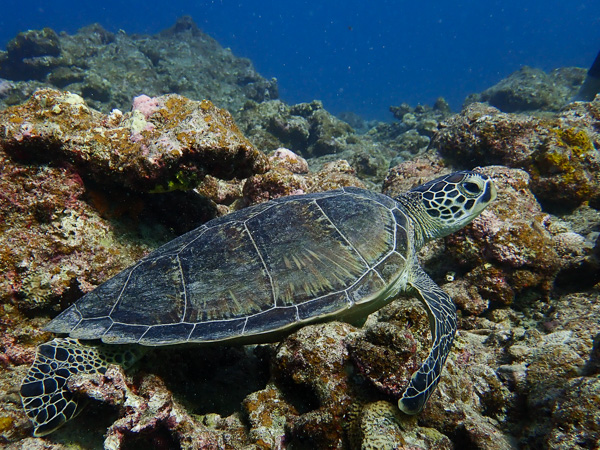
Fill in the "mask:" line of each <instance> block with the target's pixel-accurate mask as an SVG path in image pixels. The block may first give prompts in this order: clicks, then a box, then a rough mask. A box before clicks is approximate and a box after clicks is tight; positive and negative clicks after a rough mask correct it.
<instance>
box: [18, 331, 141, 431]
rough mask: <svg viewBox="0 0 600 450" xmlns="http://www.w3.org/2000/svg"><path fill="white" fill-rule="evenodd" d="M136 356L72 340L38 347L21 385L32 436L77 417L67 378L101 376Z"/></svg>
mask: <svg viewBox="0 0 600 450" xmlns="http://www.w3.org/2000/svg"><path fill="white" fill-rule="evenodd" d="M128 347H129V346H128ZM139 356H140V355H137V354H136V353H135V352H132V351H129V350H128V351H122V350H121V351H115V350H113V349H107V348H106V346H103V345H96V346H90V345H85V346H84V345H81V344H80V343H79V341H78V340H76V339H71V338H57V339H53V340H52V341H50V342H46V343H45V344H42V345H40V346H39V347H38V349H37V353H36V356H35V361H34V362H33V365H32V366H31V367H30V369H29V371H28V372H27V375H26V377H25V379H24V380H23V382H22V383H21V400H22V402H23V408H24V409H25V413H26V414H27V417H29V419H30V420H31V421H32V422H33V428H34V431H33V435H34V436H37V437H40V436H45V435H47V434H49V433H52V432H53V431H55V430H56V429H57V428H60V427H61V426H62V425H64V424H65V423H66V422H67V421H69V420H71V419H72V418H73V417H75V416H76V415H77V414H78V413H79V411H80V408H79V405H78V400H79V398H78V397H77V396H76V395H75V394H74V393H73V392H71V391H70V390H69V387H68V380H69V378H71V377H73V376H74V375H78V374H96V373H100V374H104V373H105V372H106V369H107V368H108V366H109V364H113V363H116V364H122V365H123V366H130V365H131V364H133V363H134V362H135V361H136V360H137V359H138V358H139Z"/></svg>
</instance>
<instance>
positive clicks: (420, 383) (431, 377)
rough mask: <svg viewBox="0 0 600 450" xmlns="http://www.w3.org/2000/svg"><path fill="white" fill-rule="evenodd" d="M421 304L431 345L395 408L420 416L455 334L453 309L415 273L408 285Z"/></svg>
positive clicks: (428, 280) (438, 290)
mask: <svg viewBox="0 0 600 450" xmlns="http://www.w3.org/2000/svg"><path fill="white" fill-rule="evenodd" d="M410 285H411V287H412V288H414V289H415V291H416V293H417V294H418V296H419V298H420V300H421V301H422V302H423V303H424V304H425V306H426V309H427V315H428V316H429V323H430V326H431V336H432V340H433V345H432V347H431V351H430V352H429V355H428V356H427V359H426V360H425V362H424V363H423V364H422V365H421V367H419V370H417V371H416V372H415V373H414V374H413V376H412V377H411V380H410V382H409V384H408V387H407V388H406V390H405V391H404V393H403V394H402V398H401V399H400V400H399V401H398V408H400V410H401V411H402V412H404V413H406V414H417V413H419V412H421V410H422V409H423V407H424V406H425V403H427V400H428V399H429V397H430V396H431V394H433V391H434V390H435V387H436V386H437V384H438V381H439V380H440V376H441V374H442V368H443V367H444V363H445V362H446V358H447V357H448V354H449V353H450V349H451V348H452V341H453V340H454V333H456V327H457V324H456V306H455V305H454V302H453V301H452V299H451V298H450V296H449V295H448V294H446V293H445V292H444V291H443V290H442V289H441V288H440V287H439V286H438V285H437V284H435V283H434V281H433V280H432V279H431V278H429V275H427V274H426V273H425V272H424V271H423V269H421V268H420V267H418V266H417V267H416V268H415V269H414V276H413V280H412V281H411V282H410Z"/></svg>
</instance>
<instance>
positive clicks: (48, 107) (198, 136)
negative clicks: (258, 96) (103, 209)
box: [0, 89, 268, 191]
mask: <svg viewBox="0 0 600 450" xmlns="http://www.w3.org/2000/svg"><path fill="white" fill-rule="evenodd" d="M0 123H3V124H4V126H3V127H2V129H0V146H1V147H2V148H3V149H4V151H5V152H6V153H8V154H10V155H11V156H12V157H14V158H16V159H18V160H20V161H39V160H42V161H49V160H52V161H54V162H63V163H67V162H68V163H69V164H72V165H73V166H74V167H75V168H76V169H77V170H78V171H80V172H81V173H82V174H85V175H87V176H90V177H92V178H94V179H95V180H97V181H99V182H101V183H103V184H104V185H107V184H113V185H117V186H125V187H128V188H130V189H133V190H137V191H168V190H174V189H191V188H193V187H194V185H195V183H196V182H198V181H199V180H201V179H202V178H203V177H204V176H205V175H207V174H211V175H213V176H216V177H218V178H224V179H230V178H233V177H239V178H245V177H248V176H250V175H252V174H254V173H261V172H264V171H265V170H267V168H268V161H267V159H266V157H265V156H264V155H263V154H262V153H261V152H259V151H258V150H256V149H255V148H254V146H253V145H252V144H251V143H250V142H249V141H248V140H247V139H246V138H245V137H244V136H243V135H242V134H241V133H240V131H239V130H238V129H237V127H236V125H235V123H234V121H233V118H232V117H231V115H230V114H229V113H228V112H226V111H224V110H221V109H218V108H216V107H215V106H214V105H213V104H212V103H211V102H209V101H207V100H204V101H202V102H197V101H192V100H188V99H186V98H184V97H181V96H178V95H165V96H162V97H157V98H153V99H151V98H149V97H145V96H142V97H138V98H137V99H136V101H135V102H134V109H133V111H132V112H130V113H125V114H119V113H118V112H116V111H113V113H111V114H110V115H108V116H106V115H103V114H102V113H100V112H98V111H95V110H93V109H91V108H89V107H88V106H87V105H86V104H85V102H84V101H83V99H82V98H81V97H79V96H77V95H75V94H71V93H63V92H59V91H55V90H51V89H46V90H39V91H37V92H36V93H35V94H34V95H33V96H32V97H31V98H30V99H29V101H28V102H27V103H25V104H23V105H20V106H13V107H10V108H7V109H6V110H4V111H2V112H0Z"/></svg>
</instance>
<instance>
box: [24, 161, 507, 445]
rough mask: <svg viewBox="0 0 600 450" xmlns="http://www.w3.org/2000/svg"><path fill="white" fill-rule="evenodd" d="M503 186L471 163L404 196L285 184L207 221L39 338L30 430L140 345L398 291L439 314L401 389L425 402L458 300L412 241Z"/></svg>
mask: <svg viewBox="0 0 600 450" xmlns="http://www.w3.org/2000/svg"><path fill="white" fill-rule="evenodd" d="M495 197H496V189H495V187H494V184H493V182H492V180H491V179H490V178H489V177H487V176H486V175H483V174H480V173H477V172H470V171H463V172H456V173H453V174H450V175H446V176H443V177H441V178H438V179H436V180H433V181H430V182H428V183H425V184H423V185H421V186H418V187H416V188H414V189H412V190H410V191H408V192H406V193H404V194H401V195H399V196H398V197H396V198H390V197H388V196H385V195H382V194H377V193H375V192H371V191H368V190H365V189H359V188H354V187H345V188H342V189H338V190H333V191H328V192H322V193H315V194H307V195H294V196H289V197H284V198H279V199H276V200H272V201H269V202H267V203H262V204H259V205H256V206H252V207H248V208H246V209H242V210H240V211H236V212H234V213H232V214H229V215H227V216H224V217H220V218H217V219H214V220H211V221H210V222H207V223H205V224H204V225H202V226H200V227H199V228H196V229H195V230H193V231H190V232H188V233H186V234H184V235H182V236H180V237H178V238H176V239H175V240H173V241H171V242H169V243H167V244H165V245H163V246H162V247H160V248H158V249H157V250H155V251H154V252H152V253H150V254H149V255H148V256H146V257H145V258H142V259H141V260H140V261H138V262H137V263H136V264H134V265H133V266H131V267H129V268H127V269H125V270H124V271H122V272H121V273H119V274H117V275H116V276H114V277H113V278H111V279H110V280H108V281H107V282H105V283H104V284H102V285H100V286H99V287H97V288H96V289H95V290H94V291H92V292H89V293H88V294H86V295H84V296H83V297H82V298H81V299H79V300H78V301H77V302H76V303H75V304H73V305H72V306H70V307H69V308H67V309H66V310H65V311H63V312H62V313H61V314H60V315H59V316H58V317H56V318H55V319H54V320H52V321H51V322H50V323H49V324H48V325H47V326H46V327H45V330H47V331H51V332H54V333H59V334H67V335H69V336H70V337H66V338H56V339H54V340H52V341H50V342H48V343H45V344H42V345H40V346H39V348H38V350H37V353H36V359H35V361H34V363H33V365H32V367H31V368H30V370H29V372H28V374H27V376H26V378H25V379H24V380H23V383H22V386H21V397H22V400H23V406H24V408H25V411H26V413H27V415H28V416H29V418H30V419H31V421H32V422H33V424H34V435H35V436H43V435H45V434H48V433H50V432H52V431H54V430H56V429H57V428H58V427H60V426H61V425H62V424H64V423H65V422H66V421H68V420H69V419H71V418H72V417H73V416H74V415H75V414H76V413H77V398H76V397H75V396H74V395H73V394H72V393H71V392H70V391H69V389H68V385H67V380H68V379H69V377H71V376H73V375H74V374H80V373H104V372H105V371H106V368H107V366H108V364H109V363H113V362H116V363H121V364H123V365H124V366H128V365H129V364H131V363H132V362H133V361H134V360H135V359H136V358H137V357H138V356H139V354H140V352H139V351H138V350H137V349H141V348H142V346H147V347H151V346H163V345H175V344H215V343H218V344H234V343H236V344H237V343H241V344H248V343H260V342H268V341H276V340H278V339H280V338H281V337H282V336H283V335H285V333H289V332H290V331H292V330H294V329H296V328H298V327H300V326H302V325H305V324H307V323H310V322H315V321H322V320H327V319H340V320H346V321H351V320H356V319H359V318H361V317H362V318H364V317H366V316H367V315H368V314H370V313H371V312H373V311H375V310H377V309H379V308H381V307H382V306H383V305H385V304H387V303H389V302H390V301H391V300H393V299H394V298H396V297H397V296H398V294H399V293H401V292H408V293H411V294H415V295H417V296H418V297H419V298H420V299H421V300H422V302H423V303H424V305H425V307H426V309H427V312H428V315H429V319H430V324H431V332H432V340H433V346H432V348H431V351H430V353H429V355H428V357H427V359H426V360H425V362H424V363H423V365H422V366H421V367H420V368H419V369H418V370H417V371H416V372H415V373H414V374H413V376H412V378H411V380H410V382H409V384H408V387H407V388H406V390H405V391H404V393H403V395H402V397H401V398H400V400H399V401H398V407H399V408H400V409H401V410H402V411H403V412H405V413H408V414H416V413H418V412H419V411H421V409H422V408H423V406H424V405H425V402H426V401H427V399H428V398H429V396H430V395H431V394H432V392H433V390H434V389H435V386H436V385H437V382H438V380H439V378H440V374H441V371H442V366H443V364H444V362H445V360H446V357H447V356H448V353H449V352H450V348H451V345H452V341H453V339H454V333H455V331H456V308H455V306H454V303H453V302H452V300H451V298H450V297H449V296H448V294H446V293H445V292H444V291H443V290H442V289H440V288H439V287H438V286H437V285H436V284H435V283H434V282H433V281H432V280H431V278H429V276H427V275H426V274H425V272H424V271H423V270H422V269H421V267H420V266H419V263H418V261H417V257H416V253H417V251H418V250H419V249H420V248H421V247H422V246H423V244H425V243H426V242H428V241H430V240H432V239H434V238H438V237H441V236H445V235H447V234H449V233H452V232H454V231H456V230H458V229H459V228H461V227H463V226H465V225H466V224H467V223H469V222H470V221H471V220H473V219H474V218H475V217H476V216H477V215H479V213H481V211H482V210H483V209H484V208H485V207H486V206H487V205H488V204H489V203H490V202H491V201H492V200H493V199H494V198H495ZM78 339H81V340H100V341H102V343H96V344H94V343H93V342H91V343H87V344H84V343H80V342H79V341H78ZM106 344H121V345H120V346H116V345H115V346H110V345H106ZM122 344H137V345H122Z"/></svg>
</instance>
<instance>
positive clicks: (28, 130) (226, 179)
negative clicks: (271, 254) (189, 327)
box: [0, 18, 600, 449]
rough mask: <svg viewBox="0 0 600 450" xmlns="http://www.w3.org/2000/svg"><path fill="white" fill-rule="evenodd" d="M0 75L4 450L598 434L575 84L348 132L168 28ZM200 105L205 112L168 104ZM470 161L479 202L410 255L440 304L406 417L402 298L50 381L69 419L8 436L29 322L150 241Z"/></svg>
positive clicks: (596, 302) (538, 442) (27, 56)
mask: <svg viewBox="0 0 600 450" xmlns="http://www.w3.org/2000/svg"><path fill="white" fill-rule="evenodd" d="M0 76H1V77H3V78H4V79H0V107H4V106H6V105H12V106H11V107H9V108H7V109H5V110H3V111H0V175H1V176H0V231H2V233H1V235H0V249H1V250H0V273H2V277H1V278H0V335H1V336H2V337H1V338H0V397H2V398H3V402H1V403H0V445H2V446H3V447H6V448H14V449H17V448H19V449H21V448H27V449H29V448H52V449H63V448H73V447H74V446H78V447H80V448H96V447H101V446H103V445H105V446H106V447H107V448H115V449H116V448H124V449H126V448H141V447H148V448H255V449H269V448H340V449H343V448H351V449H353V448H357V449H358V448H365V449H366V448H386V447H387V448H400V449H403V448H406V449H408V448H411V449H413V448H423V449H425V448H486V449H508V448H516V447H522V448H558V449H560V448H565V449H567V448H569V449H570V448H595V447H598V446H599V445H600V429H599V428H598V423H600V418H599V416H598V414H599V413H598V411H600V404H599V403H598V398H599V395H600V393H599V391H600V381H599V380H600V379H599V376H600V325H599V322H598V317H599V316H600V310H599V309H598V308H599V307H600V284H599V283H600V212H599V208H600V178H599V177H600V175H599V174H600V158H599V156H598V155H599V149H600V135H599V131H598V130H600V100H595V101H592V102H576V103H571V104H568V105H566V106H564V105H565V103H566V102H567V101H568V99H569V98H570V97H571V96H572V94H573V93H574V90H575V89H576V88H577V86H578V84H579V83H580V82H581V79H582V78H583V76H584V71H582V70H577V69H569V68H567V69H557V70H556V71H553V72H551V73H550V74H545V73H543V72H541V71H538V70H534V69H530V68H523V69H521V70H520V71H518V72H517V73H515V74H513V75H512V76H511V77H509V78H508V79H506V80H503V81H502V82H500V83H499V84H498V85H496V86H494V87H492V88H490V89H488V90H487V91H485V92H483V93H481V94H478V95H475V96H472V97H470V98H469V99H467V104H468V105H467V107H466V108H465V109H464V110H463V111H462V112H461V113H460V114H457V115H451V112H450V110H449V108H448V105H447V104H446V103H445V102H444V101H443V100H441V99H440V100H438V102H436V104H435V105H433V106H432V107H429V106H421V105H419V106H416V107H411V106H409V105H407V104H401V105H399V106H394V107H391V108H390V109H391V112H392V114H393V115H394V117H395V118H396V119H397V121H396V122H394V123H389V124H384V123H373V122H365V121H364V120H362V119H360V118H358V117H356V116H354V115H352V114H348V113H347V114H344V115H341V116H340V118H336V117H334V116H332V115H331V114H329V113H328V112H327V111H326V110H325V109H324V108H323V105H322V104H321V103H320V102H318V101H314V102H308V103H300V104H297V105H287V104H285V103H283V102H281V101H279V100H276V98H277V85H276V81H275V80H271V81H269V80H265V79H264V78H262V77H260V75H258V74H257V73H256V71H255V70H254V69H253V67H252V64H251V63H250V62H249V61H247V60H244V59H239V58H236V57H234V56H233V55H232V54H231V52H230V51H229V50H227V49H222V48H221V47H220V46H219V45H218V44H217V43H216V42H215V41H214V40H212V39H211V38H209V37H208V36H206V35H204V34H203V33H202V32H201V31H200V30H199V29H198V28H197V27H196V26H195V24H193V22H191V20H190V19H186V18H184V19H181V20H179V21H178V22H177V23H176V24H175V25H174V26H173V27H172V28H171V29H169V30H165V31H164V32H162V33H159V34H158V35H155V36H128V35H127V34H125V33H124V32H119V33H117V34H113V33H109V32H107V31H106V30H104V29H102V28H101V27H100V26H98V25H92V26H90V27H86V28H84V29H82V30H80V31H79V32H78V33H76V34H75V35H67V34H65V33H61V34H56V33H55V32H54V31H52V30H49V29H43V30H33V31H27V32H23V33H20V34H19V35H18V36H17V37H15V39H14V40H13V41H11V42H10V44H9V45H8V47H7V50H6V52H0ZM49 87H52V88H57V87H58V88H60V89H65V90H69V91H71V92H72V93H67V92H62V91H57V90H55V89H48V88H49ZM37 88H44V89H42V90H40V91H37V92H35V94H34V91H35V89H37ZM173 93H175V94H180V95H174V94H173ZM32 94H33V95H32ZM140 94H147V95H140ZM163 94H169V95H163ZM182 95H184V96H185V97H187V98H185V97H183V96H182ZM204 98H208V99H210V100H212V101H213V103H214V104H213V103H211V102H209V101H194V100H190V99H197V100H201V99H204ZM474 101H477V102H481V101H485V102H488V105H485V104H482V103H473V102H474ZM23 102H24V103H23ZM132 102H133V106H132V108H131V111H129V109H130V107H131V105H132ZM20 103H23V104H21V105H19V104H20ZM214 105H218V106H219V107H227V108H228V109H231V111H232V114H233V116H234V117H235V118H236V122H237V126H236V124H234V122H233V118H232V115H231V114H229V113H228V112H226V111H224V110H220V109H219V108H217V107H216V106H214ZM115 108H120V109H121V111H128V112H121V111H119V110H117V109H115ZM498 108H499V109H498ZM560 108H562V109H560ZM559 109H560V111H559V112H546V113H544V114H539V115H525V114H515V113H514V112H516V111H530V110H543V111H557V110H559ZM341 118H343V120H341ZM238 127H239V128H238ZM353 128H354V129H353ZM355 131H360V134H357V133H356V132H355ZM492 164H496V165H498V166H490V165H492ZM475 165H480V166H485V167H481V168H479V169H478V170H481V171H483V172H484V173H486V174H488V175H490V176H491V177H493V178H494V180H495V182H496V185H497V188H498V200H497V201H496V202H495V203H494V204H492V206H491V207H490V208H489V209H488V210H486V211H485V212H484V213H483V214H482V215H481V216H480V217H479V218H478V219H476V220H475V221H474V222H473V223H472V224H471V225H470V226H469V227H467V228H465V229H463V230H461V231H460V232H458V233H455V234H453V235H451V236H449V237H447V238H445V239H443V240H438V241H436V242H434V243H431V244H430V245H428V246H427V247H426V248H424V249H423V250H422V252H421V255H420V257H421V259H422V260H423V262H424V266H425V267H426V270H427V272H428V273H430V274H431V275H432V277H433V278H434V279H435V280H436V281H437V282H438V283H439V284H440V285H441V286H442V287H443V289H444V290H446V291H447V292H448V293H449V294H451V296H452V297H453V299H454V300H455V303H456V304H457V306H458V310H459V332H458V333H457V336H456V339H455V343H454V347H453V350H452V352H451V354H450V356H449V358H448V360H447V363H446V366H445V369H444V372H443V374H442V378H441V381H440V384H439V386H438V389H437V390H436V392H435V393H434V395H433V396H432V397H431V399H430V401H429V403H428V405H427V407H426V408H425V410H424V411H423V412H422V413H421V414H420V415H418V416H416V417H412V416H406V415H404V414H402V413H400V412H399V411H398V409H397V406H396V404H395V402H396V401H397V399H398V395H399V394H400V393H401V392H402V390H403V388H404V387H405V384H406V382H407V380H408V377H410V375H411V373H412V371H413V370H414V369H415V368H416V367H417V366H418V365H419V364H420V362H421V361H422V359H423V357H424V356H425V355H426V353H427V349H428V348H429V345H430V344H429V339H430V336H429V334H430V332H429V324H428V321H427V316H426V314H425V312H424V311H423V309H422V307H421V305H420V304H418V303H417V302H416V300H414V299H412V300H411V299H408V300H406V299H403V300H399V301H396V302H392V303H391V304H390V305H388V306H386V307H385V308H383V309H381V310H380V311H378V312H377V313H374V314H372V315H371V316H369V317H368V318H366V322H365V323H364V324H362V326H358V325H359V324H353V325H349V324H343V323H338V322H331V323H327V324H317V325H311V326H307V327H304V328H302V329H300V330H299V331H297V332H296V333H294V334H292V335H290V336H288V337H285V338H282V341H281V342H280V343H279V344H269V345H263V346H257V347H245V348H223V347H214V348H201V349H197V348H189V349H183V348H182V349H168V350H162V351H160V350H159V351H155V352H151V353H150V354H148V355H147V356H146V357H145V358H144V359H143V360H142V361H140V362H139V364H138V365H137V367H134V368H132V370H130V371H128V375H126V374H125V373H124V372H123V371H122V370H121V369H120V368H116V367H113V368H111V369H110V370H109V371H108V372H107V373H106V374H105V375H103V376H92V377H90V376H81V377H78V379H76V380H74V381H73V382H72V383H71V385H70V389H72V390H73V391H76V392H78V393H79V394H81V395H83V396H87V397H91V398H92V399H94V400H92V401H90V405H89V407H88V408H87V409H86V410H84V412H83V413H82V414H81V415H80V416H79V417H78V419H77V421H76V422H73V423H72V426H71V427H69V426H67V427H65V428H64V429H61V430H59V431H58V432H57V433H56V434H53V435H50V436H48V437H45V438H43V439H40V438H37V439H34V438H29V437H28V436H29V435H30V432H31V426H30V424H29V422H28V420H27V418H26V416H25V414H24V413H23V411H22V409H21V403H20V399H19V396H18V385H19V382H20V380H21V379H22V378H23V376H24V374H25V372H26V370H27V367H28V365H29V364H30V363H31V360H32V358H33V354H34V349H35V346H36V345H38V344H40V343H41V342H44V341H45V340H47V339H48V338H49V335H48V333H44V332H43V331H41V328H42V327H43V325H44V324H45V323H47V321H48V319H49V316H51V315H53V314H55V312H56V311H58V310H60V309H63V308H64V307H65V306H66V305H68V304H70V303H71V302H72V301H74V300H75V299H76V298H78V297H79V296H80V295H81V294H82V293H84V292H88V291H89V290H91V289H93V288H94V287H95V286H96V285H98V284H99V283H101V282H102V281H104V280H106V279H107V278H108V277H110V276H111V275H113V274H115V273H116V272H118V271H119V270H121V269H122V268H124V267H125V266H127V265H129V264H131V263H132V262H134V261H135V260H137V259H138V258H139V257H141V256H142V255H143V254H145V253H146V252H148V251H149V250H151V249H152V248H154V247H156V246H157V245H159V244H160V243H162V242H164V241H165V240H167V239H169V238H171V237H173V236H174V235H175V234H180V233H182V232H184V231H187V230H188V229H190V228H192V227H195V226H197V225H198V224H200V223H202V222H203V221H206V220H208V219H210V218H213V217H215V216H217V215H223V214H227V213H228V212H230V211H233V210H236V209H239V208H242V207H245V206H247V205H249V204H254V203H259V202H263V201H267V200H269V199H273V198H277V197H280V196H283V195H293V194H300V193H309V192H317V191H322V190H327V189H335V188H338V187H341V186H362V187H365V186H366V187H369V188H372V189H374V190H378V191H379V190H381V186H383V192H384V193H386V194H388V195H390V196H392V197H393V196H395V195H398V194H399V193H401V192H405V191H406V190H407V189H410V188H411V187H413V186H415V185H417V184H420V183H422V182H423V181H425V180H427V179H430V178H434V177H436V176H439V175H441V174H444V173H447V172H450V171H452V170H455V169H471V168H472V167H473V166H475ZM390 167H391V168H390ZM382 181H383V185H381V182H382ZM207 369H210V370H207ZM107 429H108V432H106V430H107ZM104 433H106V435H105V436H103V434H104Z"/></svg>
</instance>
